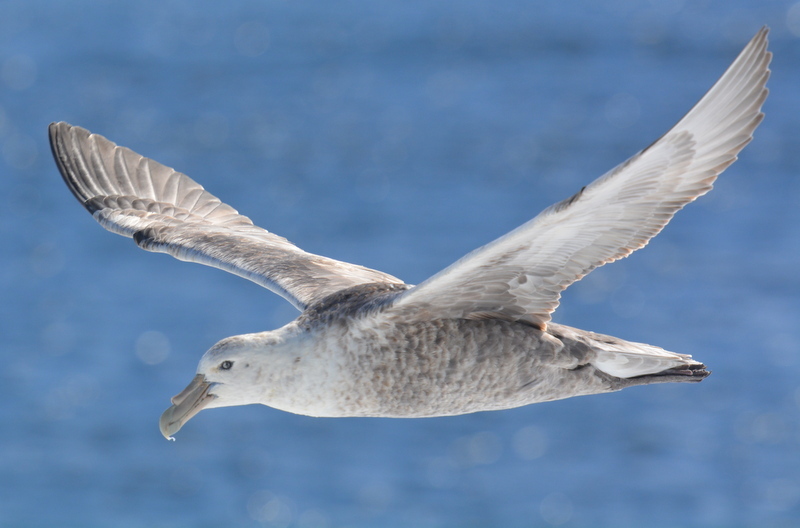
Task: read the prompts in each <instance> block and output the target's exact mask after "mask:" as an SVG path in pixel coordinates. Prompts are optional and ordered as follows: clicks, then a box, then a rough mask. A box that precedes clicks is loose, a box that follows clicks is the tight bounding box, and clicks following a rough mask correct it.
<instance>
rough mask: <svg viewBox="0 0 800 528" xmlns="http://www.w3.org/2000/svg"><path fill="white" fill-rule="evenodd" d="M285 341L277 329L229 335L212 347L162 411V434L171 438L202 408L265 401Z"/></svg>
mask: <svg viewBox="0 0 800 528" xmlns="http://www.w3.org/2000/svg"><path fill="white" fill-rule="evenodd" d="M283 342H284V339H283V338H282V335H281V332H279V331H275V332H262V333H259V334H246V335H241V336H234V337H229V338H226V339H223V340H222V341H220V342H219V343H217V344H216V345H214V346H213V347H211V348H210V349H209V350H208V352H206V353H205V354H204V355H203V357H202V359H201V360H200V363H199V364H198V366H197V375H196V376H195V377H194V379H193V380H192V382H191V383H189V385H188V386H187V387H186V388H185V389H184V390H183V391H181V393H180V394H178V395H176V396H174V397H173V398H172V406H171V407H170V408H169V409H167V410H166V411H164V414H162V415H161V420H160V423H159V425H160V428H161V434H163V435H164V437H166V438H167V439H172V435H173V434H175V433H176V432H178V430H179V429H180V428H181V427H183V425H184V424H185V423H186V422H188V421H189V420H190V419H191V418H192V417H193V416H194V415H195V414H197V413H198V412H200V411H202V410H203V409H210V408H213V407H230V406H233V405H249V404H252V403H265V393H266V392H267V391H269V388H270V385H271V383H270V381H271V379H270V378H272V373H273V372H274V371H275V368H274V367H275V365H276V364H277V363H278V359H277V358H278V357H280V356H281V355H282V349H283V348H284V347H282V346H281V344H282V343H283Z"/></svg>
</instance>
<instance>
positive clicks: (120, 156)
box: [50, 123, 402, 310]
mask: <svg viewBox="0 0 800 528" xmlns="http://www.w3.org/2000/svg"><path fill="white" fill-rule="evenodd" d="M50 146H51V147H52V150H53V156H54V157H55V160H56V163H57V164H58V168H59V170H60V171H61V175H62V176H63V177H64V181H65V182H66V183H67V185H68V186H69V188H70V190H71V191H72V194H74V195H75V197H76V198H77V199H78V201H80V202H81V203H82V204H83V206H84V207H85V208H86V210H88V211H89V212H90V213H91V214H92V216H93V217H94V218H95V220H97V221H98V222H100V225H102V226H103V227H105V228H106V229H108V230H109V231H113V232H114V233H117V234H120V235H123V236H126V237H131V238H133V239H134V240H135V241H136V243H137V244H138V245H139V246H140V247H142V248H143V249H146V250H148V251H156V252H160V253H168V254H170V255H172V256H174V257H175V258H178V259H180V260H186V261H190V262H199V263H201V264H206V265H208V266H214V267H216V268H220V269H223V270H225V271H229V272H231V273H234V274H236V275H239V276H241V277H244V278H246V279H250V280H251V281H253V282H255V283H257V284H260V285H261V286H264V287H265V288H269V289H270V290H272V291H274V292H275V293H278V294H279V295H281V296H283V297H284V298H286V299H287V300H288V301H289V302H291V303H292V304H293V305H294V306H296V307H297V308H298V309H300V310H303V309H305V308H306V307H307V306H309V305H311V304H313V303H315V302H317V301H320V300H322V299H323V298H325V297H327V296H328V295H330V294H332V293H335V292H337V291H339V290H341V289H344V288H349V287H352V286H356V285H358V284H365V283H373V282H384V283H392V284H402V281H401V280H399V279H396V278H394V277H392V276H391V275H387V274H386V273H381V272H380V271H375V270H372V269H369V268H364V267H362V266H357V265H354V264H348V263H346V262H340V261H337V260H333V259H329V258H326V257H321V256H319V255H314V254H311V253H306V252H305V251H303V250H301V249H299V248H298V247H297V246H295V245H294V244H292V243H291V242H289V241H288V240H286V239H285V238H283V237H280V236H278V235H275V234H272V233H270V232H268V231H267V230H265V229H262V228H260V227H258V226H255V225H253V222H252V221H250V219H249V218H247V217H246V216H242V215H240V214H239V213H238V212H237V211H236V210H235V209H233V208H232V207H231V206H229V205H227V204H224V203H222V202H221V201H220V200H219V199H218V198H216V197H215V196H213V195H212V194H210V193H209V192H207V191H206V190H204V189H203V187H202V186H200V185H199V184H198V183H196V182H195V181H194V180H192V179H191V178H189V177H188V176H186V175H185V174H181V173H180V172H176V171H175V170H173V169H171V168H169V167H165V166H164V165H161V164H160V163H158V162H155V161H153V160H151V159H148V158H145V157H144V156H141V155H139V154H137V153H135V152H133V151H132V150H130V149H127V148H124V147H118V146H117V145H115V144H114V143H112V142H111V141H109V140H107V139H106V138H104V137H102V136H99V135H97V134H92V133H90V132H89V131H87V130H85V129H83V128H80V127H75V126H71V125H69V124H67V123H53V124H51V125H50Z"/></svg>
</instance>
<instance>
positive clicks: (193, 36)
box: [0, 0, 800, 528]
mask: <svg viewBox="0 0 800 528" xmlns="http://www.w3.org/2000/svg"><path fill="white" fill-rule="evenodd" d="M223 5H225V6H228V7H223ZM765 23H766V24H769V25H770V26H772V28H773V32H772V34H771V39H772V44H771V49H772V50H773V51H774V52H775V60H774V62H773V71H774V73H773V77H772V79H771V80H770V84H769V86H770V88H771V90H772V92H771V95H770V98H769V100H768V101H767V103H766V105H765V111H766V113H767V117H766V119H765V121H764V123H763V124H762V125H761V127H760V128H759V129H758V130H757V133H756V137H755V140H754V141H753V143H752V144H751V145H750V146H748V147H747V149H745V150H744V152H743V154H742V156H741V159H740V160H739V161H738V162H737V163H736V164H735V165H733V166H732V167H731V168H730V169H729V170H728V171H727V172H725V174H724V175H723V176H722V177H721V178H720V180H719V182H718V184H717V186H716V188H715V190H714V191H713V192H712V193H710V194H709V195H707V196H706V197H703V198H702V199H701V200H699V201H698V202H697V203H695V204H692V205H691V206H689V207H688V208H687V209H686V210H685V211H683V212H681V213H680V214H678V216H677V217H676V218H675V220H674V221H673V222H672V223H671V224H670V225H669V226H668V227H667V229H666V230H665V231H664V232H663V233H662V234H661V235H659V237H658V238H657V239H655V240H654V241H653V242H652V243H651V244H650V245H649V246H648V247H647V248H646V249H645V250H644V251H641V252H638V253H636V254H635V255H634V256H632V257H631V258H629V259H627V260H625V261H622V262H618V263H615V264H614V265H612V266H607V267H605V268H602V269H600V270H598V271H595V272H594V273H592V274H591V275H590V276H589V277H587V278H586V279H585V280H584V281H582V282H580V283H579V284H577V285H575V286H574V287H573V288H571V289H570V290H569V291H568V292H567V293H566V295H565V296H564V303H563V305H562V307H561V308H560V309H559V311H558V312H557V314H556V320H558V321H559V322H562V323H565V324H569V325H573V326H577V327H580V328H586V329H591V330H595V331H599V332H604V333H609V334H612V335H617V336H620V337H623V338H626V339H630V340H635V341H644V342H648V343H652V344H656V345H659V346H662V347H664V348H667V349H670V350H675V351H678V352H683V353H689V354H693V355H694V356H695V357H697V358H698V359H700V360H701V361H703V362H705V363H707V364H708V365H709V367H710V368H711V369H712V370H713V371H714V374H713V375H712V376H711V377H710V378H709V379H708V380H706V381H705V382H703V383H702V384H700V385H683V384H681V385H674V386H650V387H642V388H634V389H629V390H626V391H623V392H620V393H615V394H609V395H602V396H593V397H585V398H576V399H572V400H566V401H561V402H553V403H548V404H541V405H536V406H530V407H525V408H520V409H514V410H509V411H503V412H494V413H479V414H475V415H470V416H462V417H453V418H441V419H425V420H382V419H313V418H307V417H302V416H295V415H291V414H287V413H283V412H280V411H276V410H272V409H269V408H265V407H252V406H251V407H240V408H230V409H221V410H210V411H205V412H203V413H201V414H200V415H198V416H197V417H196V418H195V419H193V420H192V421H191V422H190V423H189V424H188V425H187V426H186V427H185V428H184V429H183V430H182V431H181V432H180V433H179V434H178V435H177V442H175V443H172V442H166V441H165V440H164V439H163V438H162V437H161V436H160V434H159V431H158V427H157V420H158V417H159V415H160V413H161V412H162V411H163V409H164V408H166V406H167V405H168V404H169V398H170V396H172V395H173V394H175V393H177V392H178V391H179V390H181V389H182V388H183V387H184V386H185V384H186V383H187V382H188V381H189V380H190V379H191V377H192V375H193V373H194V369H195V365H196V361H197V360H198V359H199V357H200V356H201V354H202V353H203V352H204V351H205V350H206V349H207V348H208V347H209V346H211V345H212V344H213V343H214V342H216V341H217V340H218V339H221V338H223V337H226V336H229V335H233V334H239V333H245V332H255V331H261V330H266V329H270V328H274V327H276V326H279V325H281V324H284V323H285V322H287V321H289V320H291V319H292V318H293V317H294V316H295V314H294V313H293V309H292V308H291V307H290V306H289V305H288V304H287V303H285V302H284V301H283V300H282V299H280V298H279V297H277V296H275V295H273V294H271V293H270V292H268V291H266V290H262V289H260V288H259V287H257V286H255V285H253V284H251V283H249V282H247V281H244V280H241V279H238V278H236V277H233V276H229V275H227V274H225V273H222V272H219V271H217V270H212V269H209V268H204V267H201V266H196V265H188V264H185V263H181V262H178V261H174V260H172V259H170V258H168V257H166V256H163V255H153V254H148V253H145V252H143V251H141V250H139V249H137V248H136V247H135V245H134V244H133V243H132V242H131V241H129V240H126V239H123V238H121V237H117V236H114V235H112V234H109V233H106V232H104V231H103V230H102V229H101V228H100V227H99V226H98V225H96V223H95V222H94V221H93V220H92V219H91V218H90V217H89V215H87V214H86V212H85V211H84V210H83V209H82V208H81V207H80V206H79V204H77V203H76V202H75V200H74V198H73V197H72V196H71V195H70V193H69V192H68V190H67V189H66V187H65V186H64V185H63V183H62V182H61V179H60V177H59V175H58V173H57V170H56V168H55V165H54V163H53V162H52V160H51V157H50V153H49V148H48V145H47V141H46V127H47V124H48V123H50V122H51V121H59V120H65V121H68V122H71V123H73V124H76V125H81V126H84V127H86V128H89V129H90V130H92V131H94V132H98V133H101V134H103V135H105V136H107V137H109V138H110V139H112V140H113V141H116V142H118V143H120V144H123V145H126V146H129V147H131V148H133V149H135V150H137V151H138V152H140V153H142V154H145V155H148V156H150V157H153V158H155V159H157V160H159V161H161V162H164V163H166V164H168V165H171V166H174V167H176V168H177V169H178V170H181V171H183V172H186V173H187V174H189V175H191V176H192V177H193V178H195V179H197V180H198V181H200V182H201V183H202V184H203V185H205V186H206V188H208V189H209V190H210V191H211V192H213V193H215V194H217V195H218V196H220V197H221V198H222V199H224V200H225V201H227V202H229V203H231V204H232V205H233V206H234V207H236V208H238V209H239V210H240V211H242V212H243V213H244V214H247V215H249V216H250V217H251V218H253V220H254V221H255V222H256V223H257V224H259V225H262V226H264V227H266V228H268V229H270V230H272V231H274V232H276V233H279V234H281V235H283V236H286V237H288V238H289V239H290V240H292V241H294V242H296V243H297V244H299V245H300V246H301V247H303V248H304V249H306V250H309V251H313V252H317V253H321V254H324V255H328V256H332V257H335V258H338V259H342V260H347V261H351V262H356V263H360V264H363V265H366V266H370V267H374V268H377V269H381V270H384V271H387V272H389V273H391V274H393V275H396V276H398V277H401V278H403V279H404V280H406V281H407V282H411V283H416V282H419V281H421V280H423V279H424V278H426V277H427V276H429V275H431V274H432V273H434V272H436V271H437V270H439V269H441V268H442V267H444V266H446V265H448V264H450V263H451V262H452V261H454V260H456V259H457V258H459V257H460V256H462V255H463V254H464V253H466V252H467V251H469V250H471V249H473V248H475V247H477V246H479V245H481V244H484V243H486V242H488V241H490V240H492V239H493V238H495V237H497V236H499V235H501V234H503V233H504V232H506V231H508V230H509V229H511V228H513V227H515V226H517V225H519V224H520V223H522V222H524V221H525V220H527V219H529V218H531V217H532V216H534V215H535V214H536V213H537V212H538V211H539V210H541V209H542V208H544V207H546V206H547V205H549V204H550V203H552V202H554V201H556V200H560V199H562V198H565V197H566V196H569V195H570V194H572V193H573V192H575V191H576V190H577V189H578V188H580V186H581V185H583V184H586V183H588V182H589V181H591V180H592V179H594V178H595V177H596V176H598V175H599V174H601V173H603V172H605V170H607V169H609V168H610V167H612V166H614V165H616V164H617V163H619V162H620V161H622V160H624V159H625V158H626V157H628V156H629V155H631V154H633V153H634V152H635V151H637V150H638V149H640V148H642V147H644V146H645V145H647V144H648V143H649V142H650V141H652V140H653V139H655V138H656V137H658V136H659V135H660V134H661V133H663V132H664V131H665V130H667V128H668V127H669V126H671V125H672V124H673V123H674V122H675V121H677V119H678V118H680V117H681V116H682V115H683V113H684V112H686V111H687V110H688V109H689V108H690V107H691V105H692V104H693V103H694V102H695V101H696V100H697V99H698V98H699V97H700V96H701V95H702V94H703V93H704V92H705V90H706V89H708V88H709V87H710V86H711V84H712V83H713V82H714V80H715V79H716V78H717V76H718V75H719V74H721V73H722V71H723V70H724V69H725V67H727V65H728V64H729V63H730V61H731V60H732V59H733V58H734V56H735V55H736V54H737V53H738V51H739V50H740V49H741V47H742V46H743V45H744V44H745V43H746V41H747V40H748V39H749V38H750V37H751V36H752V35H753V34H754V33H755V32H756V31H757V29H758V28H759V27H760V26H761V25H762V24H765ZM798 35H800V4H793V2H782V1H758V2H756V1H750V2H746V1H742V0H725V1H722V0H718V1H716V0H715V1H707V2H683V1H672V2H640V1H637V0H633V1H604V2H595V1H594V0H584V1H576V2H525V1H521V0H519V1H514V0H492V1H491V2H490V1H473V0H458V1H456V0H447V1H439V2H428V1H407V2H389V1H376V0H371V1H368V0H363V1H356V0H343V1H335V2H333V1H327V0H317V1H307V2H291V1H285V0H283V1H281V0H274V1H261V0H259V1H241V2H190V1H185V2H181V1H169V2H164V1H162V0H159V1H150V0H147V1H138V2H89V1H72V2H56V1H35V0H34V1H28V0H26V1H8V0H6V1H4V2H2V3H0V237H1V238H2V241H3V248H2V250H0V298H1V299H2V303H0V336H1V337H0V343H2V344H0V351H2V362H3V366H2V368H0V424H2V434H0V527H4V528H5V527H11V526H15V527H16V526H25V527H45V526H46V527H50V526H68V527H69V526H81V527H83V526H88V527H92V526H97V527H100V526H115V527H116V526H122V527H135V528H139V527H152V526H156V527H187V526H200V527H222V526H225V527H256V526H268V527H281V528H288V527H302V528H336V527H396V526H415V527H416V526H422V527H458V528H461V527H530V526H564V527H639V526H656V527H668V526H669V527H673V526H689V527H695V526H697V527H700V526H702V527H745V526H747V527H756V526H757V527H771V526H781V527H788V526H800V345H798V343H800V325H799V324H798V323H799V322H800V280H798V273H797V271H798V269H800V228H799V227H798V226H800V183H799V182H800V179H799V178H798V169H800V143H798V138H800V95H799V94H800V69H798V64H800V51H799V50H800V39H798Z"/></svg>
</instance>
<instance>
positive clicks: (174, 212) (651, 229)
mask: <svg viewBox="0 0 800 528" xmlns="http://www.w3.org/2000/svg"><path fill="white" fill-rule="evenodd" d="M767 32H768V30H767V28H763V29H761V31H759V32H758V33H757V34H756V36H755V37H754V38H753V39H752V40H751V41H750V43H749V44H748V45H747V46H746V47H745V48H744V50H743V51H742V52H741V54H740V55H739V56H738V57H737V58H736V60H735V61H734V62H733V64H732V65H731V66H730V67H729V68H728V70H727V71H726V72H725V73H724V74H723V75H722V77H721V78H720V79H719V80H718V81H717V83H716V84H715V85H714V86H713V87H712V88H711V90H709V91H708V93H707V94H706V95H705V96H704V97H703V98H702V99H701V100H700V102H698V103H697V105H695V107H694V108H692V110H691V111H690V112H689V113H688V114H686V116H685V117H684V118H683V119H681V120H680V121H679V122H678V124H676V125H675V126H674V127H673V128H672V129H671V130H670V131H669V132H667V133H666V134H664V135H663V136H662V137H661V138H659V139H658V140H657V141H656V142H654V143H653V144H651V145H650V146H649V147H647V148H645V149H644V150H642V151H641V152H639V153H637V154H635V155H634V156H633V157H631V158H630V159H629V160H627V161H625V162H624V163H622V164H621V165H619V166H618V167H616V168H614V169H612V170H611V171H609V172H608V173H606V174H605V175H603V176H602V177H600V178H599V179H597V180H595V181H594V182H593V183H591V184H589V185H587V186H586V187H584V188H583V189H581V190H580V191H579V192H578V193H577V194H575V195H574V196H572V197H570V198H568V199H566V200H564V201H562V202H560V203H557V204H555V205H553V206H551V207H549V208H547V209H545V210H544V211H543V212H542V213H540V214H539V215H538V216H536V217H535V218H534V219H533V220H530V221H529V222H527V223H525V224H523V225H522V226H520V227H518V228H517V229H515V230H513V231H511V232H510V233H508V234H506V235H505V236H502V237H500V238H499V239H497V240H495V241H494V242H491V243H490V244H487V245H486V246H484V247H482V248H479V249H477V250H475V251H473V252H472V253H469V254H468V255H467V256H465V257H464V258H462V259H461V260H459V261H458V262H456V263H455V264H453V265H451V266H450V267H448V268H446V269H444V270H443V271H441V272H439V273H437V274H436V275H434V276H433V277H431V278H429V279H428V280H426V281H424V282H423V283H422V284H420V285H419V286H411V285H409V284H405V283H404V282H403V281H402V280H400V279H397V278H395V277H392V276H391V275H387V274H386V273H382V272H380V271H375V270H372V269H368V268H364V267H361V266H357V265H354V264H348V263H345V262H339V261H336V260H332V259H329V258H326V257H322V256H318V255H313V254H310V253H306V252H305V251H303V250H301V249H299V248H298V247H297V246H295V245H294V244H292V243H290V242H289V241H288V240H286V239H285V238H282V237H280V236H278V235H275V234H272V233H270V232H268V231H266V230H265V229H262V228H260V227H257V226H255V225H253V223H252V222H251V221H250V219H249V218H247V217H245V216H242V215H240V214H239V213H238V212H237V211H236V210H234V209H233V208H232V207H230V206H228V205H226V204H224V203H222V202H220V200H219V199H217V198H216V197H214V196H213V195H211V194H209V193H208V192H207V191H205V190H204V189H203V187H201V186H200V185H198V184H197V183H195V182H194V181H193V180H191V179H190V178H189V177H187V176H186V175H184V174H181V173H180V172H176V171H175V170H173V169H170V168H168V167H165V166H164V165H161V164H159V163H157V162H155V161H153V160H151V159H148V158H145V157H143V156H140V155H139V154H136V153H135V152H133V151H131V150H129V149H127V148H124V147H118V146H117V145H115V144H114V143H112V142H111V141H108V140H107V139H105V138H104V137H102V136H99V135H97V134H91V133H90V132H88V131H87V130H84V129H83V128H79V127H74V126H71V125H69V124H67V123H63V122H62V123H54V124H52V125H50V143H51V146H52V149H53V155H54V156H55V160H56V163H57V164H58V168H59V170H60V171H61V174H62V176H63V177H64V181H65V182H66V183H67V185H68V186H69V188H70V190H71V191H72V193H73V194H74V195H75V196H76V197H77V198H78V200H79V201H80V202H81V203H82V204H83V206H84V207H85V208H86V209H87V210H88V211H89V212H90V213H91V214H92V216H93V217H94V218H95V220H97V221H98V222H100V224H101V225H102V226H103V227H105V228H106V229H108V230H109V231H113V232H115V233H117V234H120V235H123V236H126V237H131V238H133V239H134V241H135V242H136V244H137V245H139V247H141V248H143V249H146V250H148V251H156V252H161V253H168V254H170V255H172V256H174V257H176V258H178V259H181V260H186V261H191V262H199V263H201V264H206V265H209V266H214V267H217V268H221V269H223V270H226V271H229V272H231V273H234V274H236V275H239V276H242V277H244V278H246V279H250V280H251V281H254V282H255V283H257V284H260V285H261V286H264V287H265V288H268V289H270V290H272V291H274V292H276V293H278V294H279V295H281V296H283V297H284V298H285V299H286V300H288V301H289V302H291V303H292V304H293V305H294V306H295V307H296V308H297V309H299V310H300V311H301V314H300V316H299V317H298V318H297V319H296V320H294V321H293V322H291V323H289V324H287V325H286V326H284V327H282V328H280V329H278V330H272V331H267V332H261V333H256V334H247V335H240V336H234V337H229V338H227V339H223V340H222V341H220V342H219V343H217V344H216V345H214V346H213V347H211V349H210V350H208V351H207V352H206V353H205V354H204V355H203V357H202V359H201V360H200V364H199V366H198V368H197V375H196V376H195V377H194V379H193V380H192V382H191V383H190V384H189V386H188V387H187V388H186V389H185V390H184V391H183V392H181V393H180V394H178V395H177V396H175V397H174V398H172V403H173V405H172V406H171V407H170V408H169V409H167V410H166V411H165V412H164V414H163V415H162V417H161V422H160V425H161V432H162V433H163V434H164V436H165V437H168V438H169V437H171V435H172V434H174V433H175V432H176V431H178V430H179V429H180V428H181V427H182V426H183V424H185V423H186V422H187V421H188V420H189V419H190V418H191V417H192V416H194V415H195V414H196V413H197V412H199V411H200V410H201V409H204V408H211V407H224V406H230V405H246V404H252V403H261V404H264V405H269V406H271V407H275V408H277V409H283V410H285V411H289V412H294V413H299V414H305V415H311V416H387V417H423V416H444V415H455V414H463V413H471V412H475V411H485V410H495V409H508V408H511V407H517V406H520V405H527V404H530V403H535V402H542V401H549V400H556V399H560V398H568V397H571V396H578V395H583V394H595V393H601V392H609V391H616V390H620V389H623V388H625V387H631V386H634V385H644V384H649V383H663V382H673V381H675V382H677V381H700V380H702V379H703V378H705V377H706V376H707V375H708V374H709V373H708V371H707V370H706V368H705V365H703V364H702V363H699V362H697V361H694V360H693V359H691V358H690V356H687V355H683V354H675V353H672V352H667V351H666V350H663V349H661V348H658V347H655V346H651V345H645V344H641V343H631V342H628V341H623V340H622V339H618V338H615V337H609V336H605V335H600V334H595V333H592V332H586V331H584V330H578V329H575V328H570V327H567V326H563V325H558V324H555V323H552V322H550V317H551V314H552V313H553V311H554V310H555V309H556V307H557V306H558V302H559V297H560V293H561V291H562V290H564V289H565V288H567V287H568V286H569V285H570V284H572V283H573V282H575V281H577V280H580V279H581V278H582V277H583V276H584V275H586V274H587V273H589V272H590V271H592V270H593V269H595V268H596V267H598V266H602V265H603V264H606V263H608V262H612V261H614V260H617V259H620V258H622V257H625V256H627V255H629V254H630V253H631V252H633V251H635V250H636V249H639V248H641V247H643V246H644V245H645V244H647V242H648V241H649V240H650V239H651V238H652V237H653V236H655V235H656V234H657V233H658V232H659V231H661V229H662V228H663V227H664V226H665V225H666V224H667V222H669V220H670V219H671V218H672V215H674V214H675V212H676V211H678V210H679V209H681V208H682V207H683V206H684V205H686V204H687V203H689V202H691V201H693V200H694V199H695V198H697V197H698V196H701V195H703V194H705V193H707V192H708V191H709V190H710V189H711V186H712V184H713V182H714V180H715V179H716V177H717V175H719V174H720V173H721V172H722V171H723V170H725V168H727V167H728V166H729V165H730V164H731V163H733V162H734V161H735V160H736V156H737V154H738V153H739V151H740V150H741V149H742V148H743V147H744V146H745V145H747V143H748V142H749V141H750V140H751V138H752V133H753V131H754V130H755V128H756V127H757V126H758V124H759V123H760V122H761V120H762V118H763V114H762V113H761V106H762V104H763V103H764V100H765V99H766V97H767V88H766V87H765V85H766V82H767V78H768V77H769V68H768V66H769V62H770V59H771V53H770V52H768V51H767Z"/></svg>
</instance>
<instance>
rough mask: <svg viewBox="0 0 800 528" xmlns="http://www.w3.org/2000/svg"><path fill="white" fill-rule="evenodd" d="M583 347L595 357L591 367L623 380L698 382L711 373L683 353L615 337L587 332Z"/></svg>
mask: <svg viewBox="0 0 800 528" xmlns="http://www.w3.org/2000/svg"><path fill="white" fill-rule="evenodd" d="M583 337H584V339H585V342H586V344H588V345H589V346H591V347H592V349H593V350H594V352H595V357H594V359H593V360H592V361H591V364H592V365H593V366H594V367H595V368H597V369H598V370H601V371H603V372H605V373H606V374H609V375H611V376H614V377H617V378H623V379H630V378H639V377H642V376H647V377H664V378H669V379H663V380H656V379H653V380H652V382H658V381H701V380H702V379H704V378H705V377H707V376H708V375H709V374H710V372H709V371H708V370H706V366H705V365H704V364H702V363H700V362H699V361H695V360H693V359H692V356H689V355H686V354H677V353H675V352H669V351H667V350H664V349H663V348H659V347H657V346H653V345H646V344H644V343H634V342H631V341H624V340H622V339H617V338H615V337H610V336H605V335H602V334H595V333H591V332H587V333H586V334H585V335H584V336H583Z"/></svg>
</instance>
